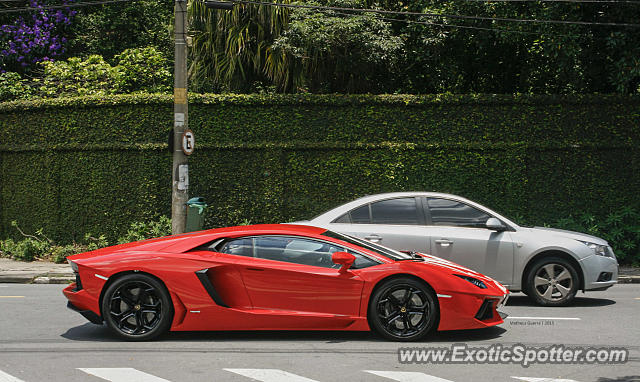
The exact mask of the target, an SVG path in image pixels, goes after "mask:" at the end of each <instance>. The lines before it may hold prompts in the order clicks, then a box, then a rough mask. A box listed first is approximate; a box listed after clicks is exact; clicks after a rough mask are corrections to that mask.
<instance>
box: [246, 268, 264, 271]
mask: <svg viewBox="0 0 640 382" xmlns="http://www.w3.org/2000/svg"><path fill="white" fill-rule="evenodd" d="M246 269H247V270H248V271H260V272H261V271H264V269H262V268H251V267H247V268H246Z"/></svg>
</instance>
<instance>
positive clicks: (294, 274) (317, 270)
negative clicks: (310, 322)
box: [221, 235, 364, 316]
mask: <svg viewBox="0 0 640 382" xmlns="http://www.w3.org/2000/svg"><path fill="white" fill-rule="evenodd" d="M251 240H252V242H253V245H252V250H253V253H252V256H251V257H249V256H243V257H240V258H238V259H237V260H236V266H237V267H238V268H239V270H240V274H241V275H242V279H243V282H244V284H245V287H246V290H247V293H248V294H249V298H250V300H251V303H252V305H253V308H254V309H270V310H280V311H290V312H297V313H306V314H333V315H345V316H357V315H358V314H359V311H360V299H361V295H362V289H363V286H364V281H363V280H362V279H361V278H360V277H358V275H357V272H355V271H350V272H345V273H340V272H338V268H339V266H338V265H337V264H334V263H333V262H332V261H331V256H332V254H333V253H334V252H338V251H344V248H342V247H338V246H336V245H333V244H331V243H328V242H324V241H321V240H313V239H309V238H303V237H298V236H281V235H269V236H255V237H252V238H251ZM234 245H235V244H234V241H230V242H228V243H226V244H225V245H224V246H223V247H222V249H221V252H223V253H232V252H233V247H234Z"/></svg>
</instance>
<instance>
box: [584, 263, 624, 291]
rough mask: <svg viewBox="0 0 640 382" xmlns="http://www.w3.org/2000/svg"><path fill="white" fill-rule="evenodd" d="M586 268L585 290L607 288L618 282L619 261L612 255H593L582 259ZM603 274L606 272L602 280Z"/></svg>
mask: <svg viewBox="0 0 640 382" xmlns="http://www.w3.org/2000/svg"><path fill="white" fill-rule="evenodd" d="M580 264H581V265H582V269H583V270H584V290H585V291H588V290H605V289H607V288H610V287H611V286H613V285H615V284H617V283H618V261H617V260H616V259H614V258H611V257H604V256H598V255H591V256H588V257H585V258H584V259H582V260H580ZM603 274H606V278H605V280H607V281H602V280H603V278H602V276H603Z"/></svg>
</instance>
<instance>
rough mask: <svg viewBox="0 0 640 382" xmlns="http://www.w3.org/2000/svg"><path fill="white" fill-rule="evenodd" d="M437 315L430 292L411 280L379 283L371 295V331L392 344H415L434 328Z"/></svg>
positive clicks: (433, 298) (432, 295)
mask: <svg viewBox="0 0 640 382" xmlns="http://www.w3.org/2000/svg"><path fill="white" fill-rule="evenodd" d="M439 315H440V312H439V309H438V303H437V300H436V296H435V294H434V293H433V291H432V290H431V289H430V288H429V287H428V286H427V285H425V284H424V283H422V282H420V281H418V280H415V279H412V278H405V277H403V278H395V279H391V280H388V281H385V282H383V284H382V285H380V287H379V288H377V289H376V291H375V292H374V293H373V295H372V296H371V300H370V302H369V311H368V319H369V325H371V327H372V329H374V330H375V331H376V332H378V333H379V334H380V335H382V336H383V337H385V338H387V339H390V340H393V341H417V340H419V339H421V338H423V337H425V336H426V335H427V334H428V333H429V332H430V331H431V330H433V329H434V327H435V325H436V323H437V322H438V318H439Z"/></svg>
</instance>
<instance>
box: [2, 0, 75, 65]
mask: <svg viewBox="0 0 640 382" xmlns="http://www.w3.org/2000/svg"><path fill="white" fill-rule="evenodd" d="M45 1H46V0H29V6H30V7H32V8H35V10H33V11H31V16H30V17H23V16H18V17H17V18H16V19H15V20H14V21H13V23H9V24H4V25H0V72H4V71H15V72H23V73H24V72H28V71H29V70H31V69H33V68H34V67H35V64H37V63H39V62H43V61H53V60H54V59H56V58H58V57H59V56H61V55H63V54H64V53H65V43H66V42H67V39H66V38H65V37H64V36H63V33H64V30H65V28H66V26H68V25H69V24H71V19H72V18H73V16H74V15H75V14H76V11H74V10H71V9H70V8H64V9H45ZM72 1H75V0H64V2H63V3H62V4H63V5H64V4H68V3H70V2H72ZM58 4H59V3H58Z"/></svg>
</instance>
